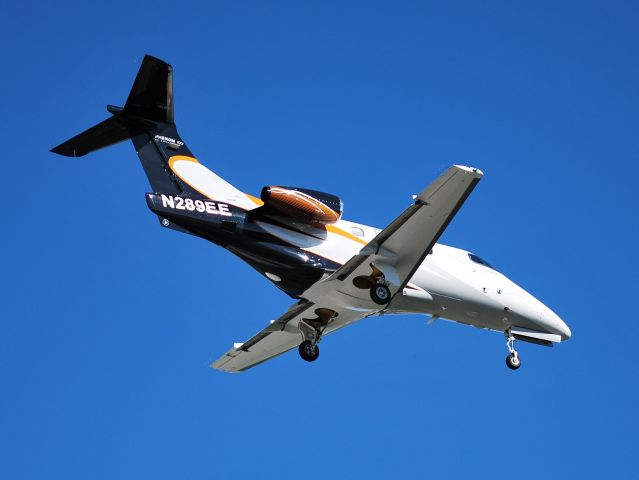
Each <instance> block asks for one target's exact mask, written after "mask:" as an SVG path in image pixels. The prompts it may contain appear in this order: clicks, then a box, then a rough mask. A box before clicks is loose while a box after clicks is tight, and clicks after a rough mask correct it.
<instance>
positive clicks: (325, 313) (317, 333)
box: [297, 308, 337, 362]
mask: <svg viewBox="0 0 639 480" xmlns="http://www.w3.org/2000/svg"><path fill="white" fill-rule="evenodd" d="M315 315H317V318H312V319H311V318H303V319H301V320H300V321H299V323H298V325H297V328H298V329H299V331H300V334H301V335H302V339H303V341H302V343H300V346H299V348H298V351H299V352H300V357H302V359H303V360H306V361H307V362H314V361H315V360H317V358H318V357H319V353H320V352H319V346H318V345H317V344H318V343H319V342H320V340H321V339H322V334H323V333H324V330H326V327H327V326H328V324H329V323H330V322H331V321H332V320H333V318H335V317H336V316H337V312H335V311H333V310H330V309H328V308H318V309H316V310H315Z"/></svg>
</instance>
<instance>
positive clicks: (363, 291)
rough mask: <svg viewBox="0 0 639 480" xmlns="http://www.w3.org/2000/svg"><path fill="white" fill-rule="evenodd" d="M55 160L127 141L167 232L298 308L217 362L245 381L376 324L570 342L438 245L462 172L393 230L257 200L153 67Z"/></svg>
mask: <svg viewBox="0 0 639 480" xmlns="http://www.w3.org/2000/svg"><path fill="white" fill-rule="evenodd" d="M107 110H108V112H109V113H110V114H111V116H110V117H109V118H107V119H106V120H104V121H102V122H101V123H98V124H97V125H95V126H93V127H91V128H89V129H88V130H86V131H84V132H82V133H80V134H78V135H76V136H75V137H73V138H71V139H70V140H67V141H66V142H64V143H62V144H61V145H59V146H57V147H55V148H53V149H52V150H51V151H52V152H54V153H57V154H60V155H65V156H69V157H80V156H83V155H86V154H88V153H90V152H93V151H95V150H98V149H100V148H104V147H107V146H110V145H113V144H116V143H118V142H121V141H124V140H128V139H130V140H131V141H132V142H133V145H134V147H135V150H136V152H137V154H138V157H139V159H140V162H141V163H142V167H143V168H144V172H145V174H146V176H147V178H148V180H149V183H150V185H151V190H152V191H151V192H149V193H147V194H146V202H147V205H148V207H149V209H150V210H151V211H152V212H153V213H154V214H155V215H157V217H158V219H159V221H160V224H161V225H162V226H163V227H165V228H168V229H173V230H176V231H179V232H183V233H188V234H191V235H195V236H197V237H201V238H203V239H206V240H208V241H210V242H212V243H214V244H217V245H219V246H221V247H224V248H226V249H227V250H229V251H230V252H232V253H233V254H235V255H237V256H238V257H240V258H241V259H242V260H244V261H245V262H247V263H248V264H249V265H251V266H252V267H253V268H254V269H255V270H257V271H258V272H259V273H260V274H262V275H263V276H264V277H265V278H266V279H268V280H269V281H270V282H272V283H273V284H275V286H277V287H278V288H279V289H280V290H282V291H284V292H285V293H287V294H288V295H289V296H291V297H292V298H293V299H295V300H296V303H294V304H293V305H292V306H291V307H290V308H289V309H288V310H287V311H286V312H285V313H284V314H283V315H282V316H280V317H279V318H278V319H276V320H273V321H270V322H268V324H267V325H266V326H265V327H264V328H263V329H262V330H261V331H260V332H258V333H257V334H256V335H255V336H253V337H252V338H250V339H248V340H246V341H245V342H242V343H235V344H234V345H233V347H232V348H231V349H230V350H228V351H227V352H226V353H224V354H223V355H222V356H221V357H220V358H219V359H218V360H216V361H214V362H213V363H212V364H211V366H212V367H213V368H216V369H219V370H223V371H227V372H240V371H244V370H247V369H249V368H251V367H253V366H255V365H258V364H260V363H262V362H265V361H266V360H269V359H271V358H273V357H276V356H278V355H280V354H283V353H285V352H287V351H289V350H292V349H294V348H297V349H298V351H299V354H300V356H301V358H302V359H304V360H306V361H308V362H312V361H315V360H317V358H318V357H319V352H320V351H319V343H320V341H321V340H322V339H323V338H324V336H325V335H327V334H329V333H331V332H334V331H336V330H339V329H340V328H342V327H345V326H347V325H350V324H352V323H354V322H357V321H358V320H361V319H363V318H367V317H371V316H375V315H389V314H399V313H414V314H421V315H428V316H429V322H431V321H434V320H437V319H445V320H451V321H454V322H458V323H463V324H467V325H472V326H474V327H478V328H482V329H488V330H492V331H496V332H500V333H503V334H504V336H505V338H506V347H507V349H508V355H507V357H506V364H507V366H508V367H509V368H510V369H512V370H516V369H518V368H519V367H520V366H521V357H520V356H519V354H518V353H517V351H516V350H515V341H516V340H522V341H527V342H532V343H536V344H540V345H546V346H552V345H553V343H558V342H562V341H565V340H567V339H569V338H570V336H571V331H570V329H569V328H568V326H567V325H566V324H565V323H564V322H563V321H562V320H561V318H559V316H557V315H556V314H555V313H554V312H553V311H552V310H551V309H550V308H548V307H547V306H545V305H544V304H543V303H542V302H540V301H539V300H537V299H536V298H535V297H534V296H532V295H531V294H530V293H528V292H526V291H525V290H524V289H523V288H521V287H519V286H518V285H516V284H515V283H514V282H512V281H511V280H509V279H508V278H506V276H504V275H502V274H501V273H499V272H498V271H497V270H495V269H494V268H493V267H492V266H491V265H490V264H489V263H488V262H486V261H485V260H483V259H482V258H481V257H479V256H478V255H476V254H474V253H471V252H468V251H466V250H462V249H459V248H453V247H449V246H446V245H442V244H439V243H437V241H438V239H439V237H440V236H441V235H442V233H443V232H444V230H445V229H446V227H447V226H448V224H449V223H450V221H451V220H452V218H453V217H454V216H455V214H456V213H457V212H458V210H459V209H460V208H461V206H462V204H463V203H464V202H465V201H466V199H467V198H468V196H469V195H470V193H471V192H472V191H473V189H474V188H475V186H476V185H477V183H478V182H479V181H480V179H481V178H482V176H483V173H482V172H481V171H480V170H479V169H477V168H473V167H467V166H462V165H453V166H451V167H450V168H448V169H447V170H446V171H444V172H443V173H442V174H441V175H440V176H439V177H438V178H437V179H435V181H434V182H433V183H431V184H430V185H429V186H428V187H426V188H425V189H424V190H423V191H422V192H421V193H419V194H418V195H415V196H414V197H413V199H412V202H411V204H410V206H409V207H408V208H407V209H406V210H404V211H403V212H402V213H401V214H400V215H399V216H398V217H397V218H396V219H395V220H394V221H393V222H391V223H390V225H388V226H387V227H386V228H384V229H381V230H380V229H377V228H374V227H370V226H367V225H363V224H360V223H355V222H350V221H346V220H344V219H342V212H343V203H342V201H341V199H340V198H339V197H337V196H335V195H333V194H329V193H324V192H321V191H317V190H313V189H309V188H300V187H292V186H282V185H271V186H266V187H264V188H263V189H262V191H261V193H260V196H259V197H255V196H252V195H249V194H246V193H244V192H242V191H241V190H239V189H237V188H236V187H234V186H233V185H231V184H230V183H228V182H227V181H226V180H224V179H222V178H221V177H219V176H218V175H217V174H215V173H214V172H212V171H211V170H209V169H208V168H206V167H205V166H204V165H203V164H202V163H200V161H199V160H198V159H197V158H196V157H195V156H194V154H193V153H192V152H191V151H190V150H189V148H188V147H187V145H186V143H185V142H184V141H183V140H182V138H181V137H180V135H178V132H177V129H176V125H175V122H174V117H173V110H174V105H173V68H172V67H171V65H169V64H167V63H165V62H163V61H162V60H159V59H157V58H154V57H151V56H149V55H147V56H145V57H144V59H143V61H142V65H141V66H140V69H139V71H138V74H137V77H136V79H135V81H134V83H133V87H132V89H131V92H130V93H129V96H128V98H127V100H126V103H125V104H124V106H123V107H116V106H113V105H108V106H107Z"/></svg>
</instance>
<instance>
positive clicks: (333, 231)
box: [326, 225, 368, 245]
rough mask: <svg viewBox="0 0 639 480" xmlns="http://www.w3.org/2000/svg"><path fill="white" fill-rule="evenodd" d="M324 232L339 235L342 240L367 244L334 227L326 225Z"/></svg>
mask: <svg viewBox="0 0 639 480" xmlns="http://www.w3.org/2000/svg"><path fill="white" fill-rule="evenodd" d="M326 230H327V231H329V232H331V233H336V234H337V235H341V236H342V237H344V238H348V239H349V240H353V241H355V242H357V243H361V244H362V245H366V244H368V242H367V241H366V240H362V239H361V238H359V237H356V236H355V235H352V234H350V233H348V232H347V231H346V230H342V229H341V228H339V227H336V226H335V225H326Z"/></svg>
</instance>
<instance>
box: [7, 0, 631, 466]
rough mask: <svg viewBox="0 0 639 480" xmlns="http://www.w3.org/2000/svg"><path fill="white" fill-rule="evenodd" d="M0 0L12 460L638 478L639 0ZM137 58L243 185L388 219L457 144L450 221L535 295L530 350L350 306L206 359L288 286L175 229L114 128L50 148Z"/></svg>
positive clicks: (97, 113)
mask: <svg viewBox="0 0 639 480" xmlns="http://www.w3.org/2000/svg"><path fill="white" fill-rule="evenodd" d="M88 3H89V2H75V3H74V2H64V1H60V2H53V3H51V4H50V5H48V4H47V5H45V3H43V2H26V1H21V2H3V3H2V5H1V6H0V14H1V16H2V18H3V28H2V29H0V44H1V45H2V65H3V67H2V75H0V91H1V92H2V114H3V121H2V125H3V126H2V138H3V141H2V149H3V151H4V154H3V158H4V161H3V164H4V175H3V182H2V184H3V193H4V194H3V197H2V198H3V199H4V208H3V214H2V219H3V220H2V225H3V227H2V236H1V240H0V242H2V249H1V252H2V253H1V255H2V279H1V280H0V282H1V284H2V288H1V290H0V291H1V294H0V295H1V297H2V301H1V303H0V305H1V307H0V308H1V311H0V312H1V313H0V327H1V330H0V364H1V366H0V382H1V384H2V388H1V394H0V432H1V433H0V477H1V478H4V479H18V478H19V479H45V478H61V479H62V478H63V479H76V478H77V479H87V478H91V479H113V478H154V479H160V478H162V479H163V478H167V479H169V478H170V479H174V478H188V479H218V478H228V477H231V476H233V477H238V476H239V477H241V478H251V477H256V478H293V477H297V476H303V477H304V478H339V477H346V476H352V477H356V478H389V477H393V476H394V477H397V476H400V475H401V476H402V477H407V478H414V477H428V478H443V477H447V478H490V479H494V478H513V477H516V478H525V479H527V478H539V477H540V476H542V475H543V476H544V477H546V478H548V477H549V478H562V477H563V478H602V477H606V478H630V477H633V476H635V475H636V471H635V470H636V466H637V456H636V446H637V441H636V433H637V428H638V427H639V425H638V423H639V422H638V419H639V415H638V414H637V403H638V401H639V393H638V385H637V383H638V375H637V361H636V357H637V354H636V353H635V348H636V343H637V339H638V338H639V327H638V323H639V321H638V319H637V309H636V308H635V305H636V298H637V292H636V290H637V286H638V285H637V268H638V266H639V265H638V264H637V263H638V262H637V251H636V250H637V243H638V240H639V239H638V235H637V201H636V198H637V193H636V188H635V185H636V182H637V180H636V178H637V162H638V160H639V146H638V145H639V142H638V138H637V134H638V131H639V129H638V127H639V122H638V113H637V112H639V95H638V86H639V56H638V55H637V47H638V45H639V29H638V28H637V25H638V24H639V10H638V8H639V7H637V3H636V2H630V1H629V2H610V1H607V2H584V1H579V2H557V1H551V2H512V1H503V2H436V3H427V2H384V3H379V2H371V1H366V2H359V3H355V2H343V1H340V2H313V3H315V4H316V5H314V6H311V5H310V3H311V2H296V1H291V2H235V1H225V2H202V3H200V4H191V3H188V2H177V3H176V2H151V3H148V4H146V5H142V4H138V3H136V2H118V1H110V2H100V3H96V4H95V5H88ZM145 53H149V54H152V55H155V56H158V57H160V58H162V59H164V60H166V61H168V62H169V63H172V64H173V66H174V69H175V98H176V120H177V124H178V127H179V129H180V132H181V134H182V136H183V137H184V139H185V140H186V141H187V142H188V144H189V146H190V147H191V149H192V150H193V152H195V154H196V155H198V157H199V158H200V159H201V160H202V161H203V162H204V163H206V164H207V165H208V166H209V167H210V168H212V169H213V170H215V171H216V172H217V173H219V174H220V175H222V176H224V177H225V178H227V179H228V180H230V181H231V182H232V183H234V184H236V185H237V186H239V187H240V188H242V189H245V190H246V191H248V192H252V193H257V192H259V189H260V188H261V187H262V186H263V185H269V184H286V185H299V186H306V187H309V188H315V189H319V190H325V191H329V192H333V193H335V194H338V195H340V196H341V197H342V198H343V200H344V202H345V205H346V213H345V218H346V219H352V220H355V221H360V222H362V223H367V224H371V225H375V226H379V227H382V226H384V225H385V224H387V223H388V222H389V221H390V220H392V219H393V218H394V217H395V216H396V215H397V214H398V212H400V211H401V210H403V209H404V208H405V207H406V206H407V205H408V204H409V202H410V201H411V195H412V194H414V193H417V192H418V191H419V190H420V189H421V188H423V187H424V186H426V185H427V184H428V183H429V182H430V181H431V180H432V179H433V178H435V177H436V176H437V175H438V174H439V173H440V172H441V171H443V170H444V169H445V168H446V167H447V166H449V165H450V164H453V163H464V164H471V165H474V166H477V167H479V168H481V169H482V170H483V171H484V172H485V174H486V176H485V178H484V180H483V181H482V182H481V183H480V185H479V187H478V188H477V189H476V190H475V192H474V193H473V194H472V196H471V197H470V199H469V201H468V202H467V203H466V205H465V206H464V208H463V209H462V210H461V212H460V214H459V215H458V216H457V217H456V218H455V220H454V221H453V223H452V224H451V226H450V228H449V229H448V230H447V231H446V232H445V234H444V236H443V238H442V241H443V242H444V243H447V244H451V245H454V246H459V247H462V248H466V249H469V250H473V251H476V252H477V253H479V254H481V255H482V256H483V257H485V258H486V259H488V260H489V261H490V262H491V263H493V264H494V265H495V266H497V267H498V268H499V269H500V270H501V271H502V272H504V273H505V274H506V275H508V276H509V277H511V278H512V279H513V280H515V281H516V282H518V283H519V284H521V285H522V286H523V287H524V288H526V289H528V290H530V291H531V292H532V293H533V294H535V295H536V296H537V297H539V298H540V299H541V300H543V301H544V302H545V303H547V304H548V305H549V306H551V307H552V308H553V309H554V310H555V311H556V312H557V313H558V314H559V315H560V316H561V317H563V318H564V319H565V320H566V321H567V323H568V324H569V325H570V327H571V328H572V331H573V338H572V339H571V340H570V341H569V342H567V343H565V344H562V345H559V346H557V347H555V348H553V349H547V348H542V347H538V346H535V345H527V344H520V352H521V355H522V357H523V362H524V364H523V367H522V369H521V370H519V371H518V372H515V373H513V372H511V371H509V370H508V369H507V368H506V366H505V364H504V358H505V355H506V349H505V345H504V341H503V337H502V336H501V335H500V334H497V333H490V332H485V331H480V330H477V329H473V328H470V327H465V326H459V325H455V324H451V323H447V322H436V323H435V324H434V325H432V326H429V327H427V326H426V325H425V317H409V316H398V317H386V318H375V319H369V320H367V321H363V322H361V323H359V324H357V325H355V326H353V327H350V328H347V329H344V330H342V331H341V332H340V333H339V334H336V335H332V336H331V337H328V338H326V339H325V341H324V342H323V343H322V357H321V359H320V361H318V362H316V363H314V364H306V363H304V362H302V361H301V360H300V359H299V358H298V356H297V354H296V353H291V354H288V355H285V356H282V357H279V358H277V359H275V360H273V361H272V362H269V363H267V364H265V365H262V366H260V367H258V368H255V369H254V370H252V371H250V372H248V373H245V374H241V375H229V374H223V373H220V372H217V371H214V370H211V369H209V368H208V364H209V362H210V361H211V360H213V359H215V358H217V357H218V356H219V355H220V354H221V353H222V352H224V351H226V350H227V349H228V348H229V347H230V346H231V344H232V342H234V341H242V340H245V339H246V338H248V337H249V336H250V335H252V334H253V333H255V332H256V331H258V330H259V329H261V328H262V326H263V325H265V323H266V322H267V321H268V320H269V319H272V318H276V317H277V316H278V315H279V314H280V313H281V312H282V311H283V310H284V309H285V308H287V306H288V305H290V304H291V300H290V299H289V298H288V297H286V296H285V295H284V294H282V293H281V292H279V291H278V290H277V289H276V288H274V287H273V286H272V285H270V284H269V283H268V282H266V281H265V280H264V279H263V278H261V277H260V276H259V275H258V274H257V273H255V272H253V271H252V270H251V269H250V268H249V267H248V266H246V265H244V264H243V263H241V262H240V261H239V260H238V259H236V258H234V257H233V256H232V255H231V254H229V253H228V252H226V251H224V250H222V249H220V248H218V247H215V246H213V245H210V244H208V243H206V242H205V241H203V240H199V239H196V238H192V237H189V236H186V235H180V234H178V233H175V232H172V231H167V230H163V229H161V228H160V226H159V224H158V221H157V219H156V218H155V217H154V216H153V215H152V214H151V213H150V212H149V211H148V209H147V206H146V203H145V200H144V193H145V192H146V191H148V189H149V187H148V184H147V182H146V178H145V177H144V174H143V171H142V168H141V167H140V165H139V162H138V159H137V157H136V155H135V152H134V150H133V148H132V146H131V144H130V143H125V144H121V145H118V146H116V147H113V148H110V149H107V150H104V151H100V152H98V153H95V154H93V155H91V156H88V157H85V158H81V159H69V158H62V157H58V156H55V155H53V154H51V153H49V149H50V148H51V147H53V146H55V145H57V144H58V143H60V142H61V141H63V140H66V139H67V138H69V137H70V136H72V135H74V134H76V133H78V132H80V131H81V130H83V129H85V128H87V127H89V126H91V125H93V124H95V123H96V122H98V121H100V120H102V119H103V118H105V117H106V116H107V113H106V111H105V108H104V107H105V105H106V104H107V103H113V104H122V103H123V102H124V100H125V99H126V96H127V94H128V91H129V88H130V86H131V83H132V81H133V78H134V76H135V74H136V72H137V69H138V66H139V63H140V61H141V59H142V57H143V55H144V54H145Z"/></svg>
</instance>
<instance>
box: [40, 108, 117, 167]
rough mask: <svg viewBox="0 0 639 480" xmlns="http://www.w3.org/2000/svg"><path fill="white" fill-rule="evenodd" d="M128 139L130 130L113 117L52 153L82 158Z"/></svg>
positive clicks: (56, 148)
mask: <svg viewBox="0 0 639 480" xmlns="http://www.w3.org/2000/svg"><path fill="white" fill-rule="evenodd" d="M128 138H130V134H129V131H128V129H127V128H126V127H125V126H124V125H122V124H121V123H119V122H118V121H117V120H116V119H115V117H111V118H107V119H106V120H104V121H103V122H100V123H98V124H97V125H95V126H93V127H91V128H89V129H88V130H85V131H84V132H82V133H80V134H78V135H76V136H75V137H73V138H71V139H69V140H67V141H66V142H64V143H62V144H60V145H58V146H57V147H55V148H52V149H51V151H52V152H53V153H57V154H59V155H64V156H66V157H82V156H83V155H86V154H87V153H91V152H94V151H96V150H100V149H101V148H104V147H108V146H109V145H113V144H114V143H119V142H121V141H123V140H127V139H128Z"/></svg>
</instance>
